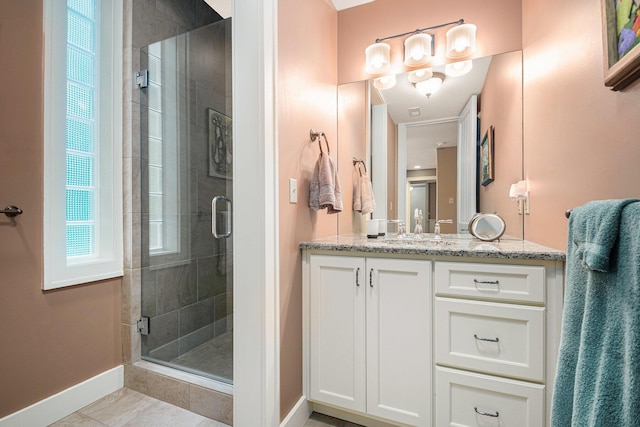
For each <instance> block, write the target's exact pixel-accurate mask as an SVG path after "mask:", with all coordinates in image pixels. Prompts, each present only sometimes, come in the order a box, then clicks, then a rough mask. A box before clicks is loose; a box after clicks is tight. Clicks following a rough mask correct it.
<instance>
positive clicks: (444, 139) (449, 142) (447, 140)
mask: <svg viewBox="0 0 640 427" xmlns="http://www.w3.org/2000/svg"><path fill="white" fill-rule="evenodd" d="M456 145H458V122H457V121H449V122H443V123H434V124H430V125H424V126H411V127H407V147H406V148H407V170H416V169H435V168H436V162H437V159H436V150H437V149H438V148H447V147H455V146H456Z"/></svg>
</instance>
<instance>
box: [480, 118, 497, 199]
mask: <svg viewBox="0 0 640 427" xmlns="http://www.w3.org/2000/svg"><path fill="white" fill-rule="evenodd" d="M493 135H494V129H493V126H489V129H487V131H486V132H485V133H484V136H483V137H482V141H481V142H480V146H479V147H478V150H479V153H478V158H479V159H480V165H479V166H480V183H481V184H482V185H483V186H487V185H489V184H490V183H491V182H493V179H494V177H493V169H494V165H493Z"/></svg>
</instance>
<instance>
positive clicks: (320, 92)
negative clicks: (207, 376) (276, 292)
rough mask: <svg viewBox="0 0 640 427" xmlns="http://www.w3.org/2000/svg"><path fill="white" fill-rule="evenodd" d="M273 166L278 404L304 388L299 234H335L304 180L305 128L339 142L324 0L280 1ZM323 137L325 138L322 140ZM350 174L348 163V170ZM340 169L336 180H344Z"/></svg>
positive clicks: (330, 29) (309, 158)
mask: <svg viewBox="0 0 640 427" xmlns="http://www.w3.org/2000/svg"><path fill="white" fill-rule="evenodd" d="M278 9H279V12H278V28H279V29H278V43H279V45H278V94H277V97H278V99H277V103H278V104H277V114H278V119H277V120H278V123H277V126H278V144H279V147H278V150H279V154H278V167H279V186H280V201H279V210H280V212H279V214H280V223H279V224H280V368H281V369H280V390H281V392H280V410H281V414H282V417H284V416H286V415H287V413H288V412H289V410H290V409H291V408H292V407H293V406H294V405H295V403H296V402H297V401H298V400H299V398H300V396H302V266H301V263H302V260H301V256H300V250H299V248H298V245H299V244H300V242H301V241H304V240H310V239H314V238H318V237H325V236H330V235H335V234H336V233H337V230H338V215H328V214H327V213H326V211H320V212H314V211H312V210H310V209H309V180H310V178H311V175H312V173H313V167H314V165H315V162H316V160H317V158H318V156H319V154H320V149H319V148H318V143H317V142H316V143H311V142H310V139H309V129H310V128H314V129H316V130H318V131H323V132H325V133H326V135H327V139H328V141H329V145H330V147H331V153H332V155H333V157H334V160H335V154H334V153H337V152H338V149H337V138H338V136H337V113H336V111H337V87H336V86H337V63H336V57H337V55H336V49H337V47H336V46H337V20H338V14H337V12H336V11H335V9H333V7H332V6H330V5H329V4H328V3H327V2H325V1H324V0H307V1H299V0H280V2H279V3H278ZM323 143H324V141H323ZM347 171H348V178H349V179H350V178H351V168H349V169H348V170H347ZM347 171H344V172H343V171H342V170H341V177H340V178H341V182H343V183H345V186H346V183H347V182H348V180H347V178H346V176H345V175H344V174H345V173H347ZM289 178H294V179H297V181H298V203H297V204H291V203H289Z"/></svg>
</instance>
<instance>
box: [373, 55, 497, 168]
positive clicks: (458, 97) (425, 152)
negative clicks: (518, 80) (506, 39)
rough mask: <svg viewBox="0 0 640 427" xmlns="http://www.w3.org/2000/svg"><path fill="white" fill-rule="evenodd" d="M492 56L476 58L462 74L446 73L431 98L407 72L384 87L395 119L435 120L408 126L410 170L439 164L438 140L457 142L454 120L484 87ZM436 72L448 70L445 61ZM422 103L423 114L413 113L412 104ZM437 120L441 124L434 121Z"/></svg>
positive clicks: (389, 110) (382, 93) (413, 106)
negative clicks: (472, 96)
mask: <svg viewBox="0 0 640 427" xmlns="http://www.w3.org/2000/svg"><path fill="white" fill-rule="evenodd" d="M490 63H491V57H485V58H476V59H474V60H473V69H472V70H471V71H470V72H469V73H468V74H466V75H464V76H461V77H446V78H445V80H444V82H443V83H442V86H441V88H440V90H439V91H438V92H436V93H435V94H433V95H431V97H429V98H427V97H426V96H424V95H420V94H419V93H418V91H417V90H416V89H415V87H414V86H413V85H412V84H411V83H410V82H409V80H408V79H407V73H402V74H399V75H397V76H396V79H397V83H396V85H395V86H394V87H393V88H391V89H386V90H381V91H380V96H381V97H382V99H383V100H384V102H385V104H387V112H388V113H389V115H390V116H391V119H392V120H393V121H394V122H395V123H409V124H410V123H416V124H417V123H419V122H431V124H430V125H426V124H425V125H420V126H417V125H414V126H409V127H408V128H407V170H412V169H414V168H415V166H420V169H433V168H435V167H436V149H437V148H438V143H444V145H443V147H453V146H455V145H457V139H458V136H457V135H458V128H457V124H456V122H455V121H452V122H448V123H442V122H443V120H447V119H451V120H454V119H455V118H457V117H458V114H459V113H460V111H462V108H463V107H464V105H465V104H466V103H467V101H468V100H469V97H471V95H477V94H479V93H480V92H481V91H482V86H483V85H484V80H485V78H486V76H487V71H488V70H489V64H490ZM433 71H434V72H439V73H443V74H444V65H443V66H437V67H433ZM415 107H419V108H420V110H421V115H420V116H417V117H414V116H410V115H409V111H408V110H409V108H415ZM433 122H437V123H438V124H433Z"/></svg>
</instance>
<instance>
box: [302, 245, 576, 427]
mask: <svg viewBox="0 0 640 427" xmlns="http://www.w3.org/2000/svg"><path fill="white" fill-rule="evenodd" d="M301 248H302V249H303V335H304V339H303V342H304V345H303V352H304V354H303V358H304V371H303V372H304V391H305V396H306V397H307V400H308V401H309V403H310V407H311V409H312V410H315V411H318V412H321V413H325V414H327V415H332V416H336V417H338V418H342V419H344V420H347V421H351V422H355V423H358V424H362V425H365V426H369V427H382V426H384V427H387V426H434V427H444V426H456V427H461V426H518V427H520V426H532V427H541V426H546V425H548V423H549V419H550V410H551V400H552V393H553V381H554V377H555V368H556V366H555V364H556V359H557V353H558V346H559V342H560V327H561V320H562V296H563V281H564V262H563V261H564V253H562V252H560V251H557V250H555V249H551V248H545V247H542V246H539V245H535V244H533V243H530V242H522V241H514V240H508V239H505V241H503V242H493V243H491V244H490V245H488V244H486V243H483V242H477V241H475V240H471V239H466V240H465V239H464V238H460V239H457V240H454V239H452V242H451V243H448V244H440V245H438V244H437V243H434V244H431V245H430V244H429V243H421V244H411V243H403V242H398V243H394V242H393V241H390V242H389V241H384V240H382V241H370V240H368V239H366V238H364V237H360V236H354V235H345V236H335V237H331V238H326V239H323V240H316V241H313V242H307V243H303V244H301Z"/></svg>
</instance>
